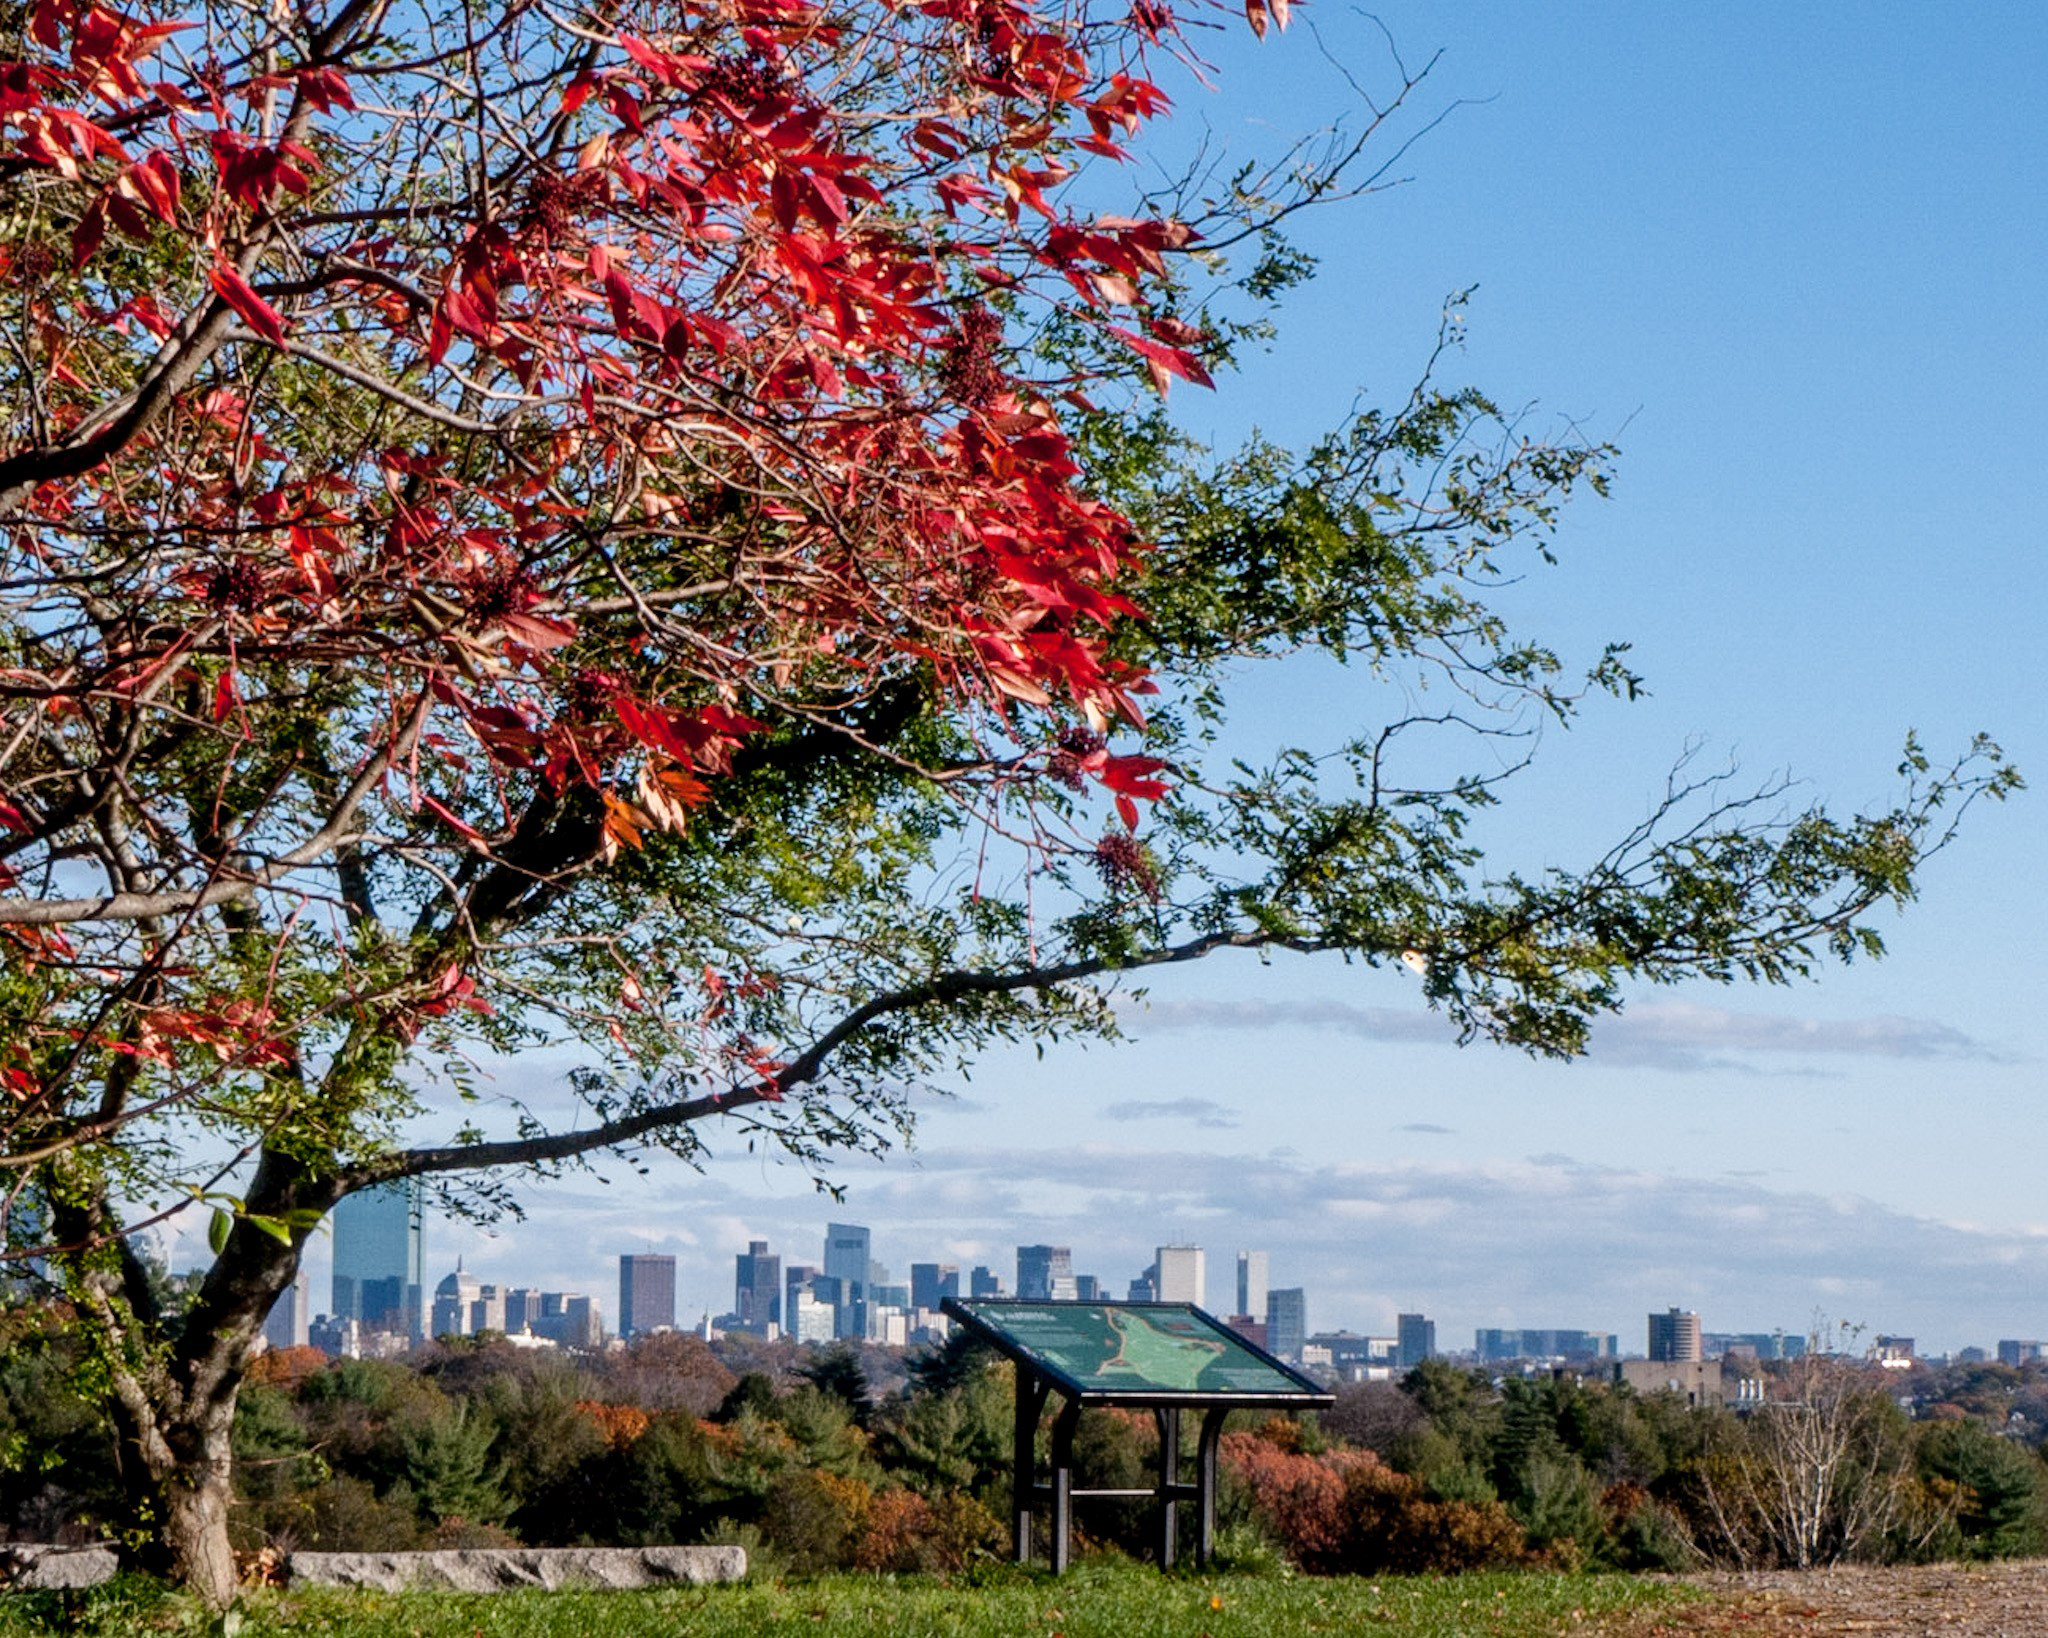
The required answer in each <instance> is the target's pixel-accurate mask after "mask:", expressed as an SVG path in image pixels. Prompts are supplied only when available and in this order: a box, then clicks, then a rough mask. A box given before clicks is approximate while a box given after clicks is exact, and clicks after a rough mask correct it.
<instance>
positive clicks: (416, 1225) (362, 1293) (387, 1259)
mask: <svg viewBox="0 0 2048 1638" xmlns="http://www.w3.org/2000/svg"><path fill="white" fill-rule="evenodd" d="M424 1211H425V1195H424V1193H423V1191H422V1190H421V1187H420V1183H419V1179H418V1178H408V1179H407V1180H406V1181H404V1182H402V1183H389V1184H386V1185H385V1186H384V1187H382V1188H377V1189H359V1190H357V1191H356V1192H355V1193H354V1194H351V1195H345V1196H343V1198H342V1200H341V1202H340V1204H338V1205H337V1206H336V1207H335V1208H334V1218H333V1223H334V1289H333V1293H332V1295H333V1302H332V1304H331V1306H330V1308H329V1312H330V1313H331V1314H332V1315H333V1316H334V1317H335V1318H336V1319H342V1320H355V1321H356V1322H357V1323H358V1324H359V1325H361V1327H362V1328H363V1330H365V1331H387V1332H391V1333H393V1334H396V1335H398V1336H402V1337H405V1338H407V1339H408V1340H410V1341H414V1342H417V1341H418V1340H419V1339H420V1337H421V1335H422V1327H423V1321H424V1320H425V1318H426V1316H425V1314H424V1313H422V1312H421V1300H422V1293H423V1292H424V1290H425V1288H426V1263H425V1261H424V1253H425V1237H424V1235H423V1233H422V1232H421V1229H422V1221H423V1216H424Z"/></svg>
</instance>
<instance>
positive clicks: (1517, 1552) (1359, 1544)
mask: <svg viewBox="0 0 2048 1638" xmlns="http://www.w3.org/2000/svg"><path fill="white" fill-rule="evenodd" d="M1288 1426H1289V1428H1290V1429H1291V1427H1292V1424H1288ZM1219 1455H1220V1457H1221V1459H1222V1462H1223V1464H1224V1466H1225V1467H1226V1468H1227V1469H1228V1470H1229V1472H1230V1474H1231V1475H1232V1477H1233V1478H1235V1479H1236V1480H1237V1482H1238V1483H1239V1484H1240V1485H1242V1486H1243V1487H1244V1489H1245V1491H1246V1493H1247V1494H1248V1495H1249V1496H1250V1498H1251V1503H1252V1508H1253V1510H1254V1511H1255V1512H1256V1513H1257V1514H1258V1517H1259V1519H1260V1521H1261V1522H1262V1523H1263V1524H1264V1525H1265V1527H1266V1528H1267V1529H1268V1530H1269V1531H1271V1532H1272V1534H1273V1535H1274V1537H1275V1538H1276V1539H1277V1540H1278V1541H1279V1542H1280V1543H1281V1545H1282V1546H1283V1547H1284V1548H1285V1549H1286V1550H1287V1553H1288V1556H1289V1557H1291V1558H1292V1559H1293V1560H1294V1562H1295V1563H1296V1564H1298V1565H1300V1566H1301V1568H1302V1569H1304V1570H1308V1571H1311V1572H1313V1573H1316V1574H1320V1575H1334V1574H1340V1573H1345V1572H1355V1573H1367V1574H1369V1573H1372V1572H1374V1571H1380V1570H1392V1571H1399V1572H1405V1573H1410V1574H1421V1573H1424V1572H1430V1573H1436V1574H1450V1573H1453V1572H1455V1571H1459V1570H1477V1569H1490V1568H1502V1567H1505V1566H1508V1565H1514V1564H1523V1563H1526V1562H1528V1556H1529V1554H1528V1544H1527V1540H1526V1538H1525V1537H1524V1535H1523V1533H1522V1527H1521V1526H1520V1525H1518V1524H1517V1523H1515V1521H1514V1517H1513V1516H1512V1515H1511V1514H1510V1513H1509V1512H1508V1510H1507V1509H1506V1508H1505V1507H1502V1506H1501V1505H1500V1503H1498V1502H1486V1503H1483V1504H1477V1505H1475V1504H1473V1503H1470V1502H1439V1501H1431V1500H1430V1499H1429V1498H1428V1497H1427V1496H1426V1495H1424V1493H1423V1489H1422V1486H1421V1485H1420V1484H1419V1483H1418V1482H1417V1481H1416V1480H1414V1479H1411V1478H1410V1477H1408V1476H1407V1475H1406V1474H1405V1473H1396V1472H1395V1471H1394V1470H1393V1469H1392V1468H1390V1467H1388V1466H1387V1465H1386V1463H1384V1462H1382V1461H1381V1460H1380V1459H1379V1458H1378V1457H1377V1456H1375V1455H1373V1454H1372V1452H1370V1451H1363V1450H1333V1451H1327V1452H1325V1453H1324V1454H1323V1455H1320V1456H1307V1455H1303V1454H1302V1453H1301V1452H1300V1451H1296V1450H1288V1449H1285V1448H1283V1446H1282V1445H1281V1444H1280V1443H1279V1442H1277V1441H1276V1440H1274V1439H1272V1438H1270V1437H1268V1436H1267V1430H1266V1429H1264V1428H1262V1429H1260V1430H1259V1431H1258V1432H1256V1433H1226V1434H1225V1435H1224V1436H1223V1444H1222V1447H1221V1450H1220V1451H1219Z"/></svg>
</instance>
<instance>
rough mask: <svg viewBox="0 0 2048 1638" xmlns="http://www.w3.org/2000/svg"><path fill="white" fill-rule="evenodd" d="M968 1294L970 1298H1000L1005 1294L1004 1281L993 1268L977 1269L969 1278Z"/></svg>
mask: <svg viewBox="0 0 2048 1638" xmlns="http://www.w3.org/2000/svg"><path fill="white" fill-rule="evenodd" d="M967 1294H968V1295H969V1296H970V1297H975V1298H980V1297H1000V1296H1001V1295H1002V1294H1003V1279H1002V1276H1001V1275H1000V1274H998V1273H997V1272H996V1271H995V1270H994V1269H992V1268H986V1267H983V1268H977V1269H975V1270H974V1272H973V1273H972V1274H970V1275H968V1277H967Z"/></svg>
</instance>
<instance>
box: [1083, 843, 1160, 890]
mask: <svg viewBox="0 0 2048 1638" xmlns="http://www.w3.org/2000/svg"><path fill="white" fill-rule="evenodd" d="M1095 868H1096V870H1097V871H1099V872H1100V873H1101V875H1102V880H1103V884H1104V885H1105V886H1106V887H1108V888H1109V890H1110V891H1111V892H1112V893H1122V892H1126V891H1128V890H1130V889H1132V888H1136V889H1137V890H1138V891H1139V892H1140V893H1143V894H1144V895H1145V897H1146V898H1148V899H1157V898H1158V897H1159V872H1158V871H1156V870H1154V869H1153V868H1152V861H1151V860H1150V859H1148V858H1146V857H1145V850H1144V849H1143V848H1142V847H1140V846H1139V845H1138V839H1137V837H1135V836H1133V835H1132V834H1131V833H1130V832H1129V831H1127V830H1113V831H1111V832H1110V833H1109V834H1108V835H1107V836H1105V837H1103V838H1102V840H1101V841H1099V842H1097V843H1096V844H1095Z"/></svg>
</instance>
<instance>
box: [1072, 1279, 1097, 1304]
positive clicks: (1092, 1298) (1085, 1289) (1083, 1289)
mask: <svg viewBox="0 0 2048 1638" xmlns="http://www.w3.org/2000/svg"><path fill="white" fill-rule="evenodd" d="M1074 1301H1076V1302H1100V1301H1102V1282H1101V1281H1100V1280H1098V1279H1097V1278H1096V1277H1095V1276H1094V1275H1093V1274H1076V1275H1075V1276H1074Z"/></svg>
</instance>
